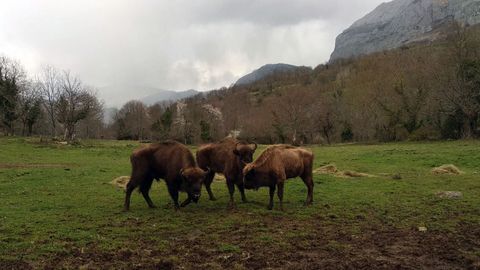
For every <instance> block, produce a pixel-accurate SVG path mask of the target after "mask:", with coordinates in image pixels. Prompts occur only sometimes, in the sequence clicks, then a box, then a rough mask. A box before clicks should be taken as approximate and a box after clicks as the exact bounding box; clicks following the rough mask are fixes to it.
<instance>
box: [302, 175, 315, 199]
mask: <svg viewBox="0 0 480 270" xmlns="http://www.w3.org/2000/svg"><path fill="white" fill-rule="evenodd" d="M302 180H303V182H304V183H305V185H306V186H307V189H308V193H307V200H306V201H305V205H311V204H312V202H313V179H312V175H311V174H309V175H306V176H302Z"/></svg>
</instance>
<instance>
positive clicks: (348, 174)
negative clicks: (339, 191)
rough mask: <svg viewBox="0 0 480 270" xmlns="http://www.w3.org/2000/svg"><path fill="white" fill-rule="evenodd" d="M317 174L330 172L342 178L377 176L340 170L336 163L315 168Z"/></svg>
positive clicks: (314, 171)
mask: <svg viewBox="0 0 480 270" xmlns="http://www.w3.org/2000/svg"><path fill="white" fill-rule="evenodd" d="M313 173H315V174H330V175H333V176H336V177H341V178H359V177H375V176H374V175H371V174H367V173H361V172H356V171H351V170H346V171H340V170H338V168H337V167H336V166H335V165H334V164H328V165H325V166H322V167H320V168H317V169H315V170H313Z"/></svg>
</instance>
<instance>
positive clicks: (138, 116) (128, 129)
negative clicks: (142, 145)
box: [114, 100, 151, 140]
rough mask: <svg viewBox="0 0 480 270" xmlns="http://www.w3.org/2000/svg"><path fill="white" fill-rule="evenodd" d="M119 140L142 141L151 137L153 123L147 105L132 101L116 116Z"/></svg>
mask: <svg viewBox="0 0 480 270" xmlns="http://www.w3.org/2000/svg"><path fill="white" fill-rule="evenodd" d="M114 118H115V125H116V129H117V138H118V139H135V140H142V139H145V138H147V137H149V135H150V128H151V121H150V117H149V115H148V110H147V107H146V106H145V104H143V103H142V102H140V101H137V100H132V101H129V102H127V103H126V104H125V105H123V107H122V108H121V109H120V111H118V113H117V114H116V115H115V117H114Z"/></svg>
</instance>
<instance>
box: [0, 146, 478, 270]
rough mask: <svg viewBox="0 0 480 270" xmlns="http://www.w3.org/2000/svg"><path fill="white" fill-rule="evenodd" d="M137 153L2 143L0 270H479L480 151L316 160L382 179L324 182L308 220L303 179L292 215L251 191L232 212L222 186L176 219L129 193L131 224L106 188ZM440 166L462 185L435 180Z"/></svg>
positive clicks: (373, 150) (288, 192) (338, 151)
mask: <svg viewBox="0 0 480 270" xmlns="http://www.w3.org/2000/svg"><path fill="white" fill-rule="evenodd" d="M138 145H139V144H138V143H136V142H116V141H84V142H83V143H82V144H81V145H78V146H69V145H60V144H42V143H40V142H39V140H38V139H35V138H31V139H23V138H0V199H1V201H0V269H9V268H14V269H17V268H19V269H27V268H52V269H58V268H85V269H90V268H101V269H105V268H115V269H118V268H128V269H131V268H139V269H169V268H175V269H191V268H196V269H198V268H200V269H201V268H204V269H223V268H226V267H228V268H233V269H245V268H247V269H252V268H253V269H258V268H290V269H319V268H321V269H329V268H332V269H338V268H366V269H375V268H386V269H392V268H397V269H418V268H431V269H440V268H441V269H464V268H472V269H479V268H480V151H479V150H480V142H478V141H458V142H435V143H400V144H381V145H337V146H329V147H319V146H312V147H310V148H311V149H312V150H313V151H314V153H315V156H316V158H315V168H317V167H320V166H322V165H325V164H332V163H334V164H336V166H337V167H338V168H339V169H340V170H354V171H357V172H363V173H368V174H371V175H374V176H375V177H363V178H339V177H335V176H333V175H321V174H316V175H315V176H314V178H315V192H314V204H313V206H311V207H303V202H304V200H305V198H306V188H305V186H304V184H303V182H302V181H301V180H300V179H292V180H289V182H288V183H287V185H286V187H285V199H284V200H285V204H284V206H285V211H284V212H282V211H279V210H278V209H277V208H275V209H274V210H273V211H268V210H267V209H266V207H267V203H268V190H267V189H261V190H259V191H257V192H255V191H247V198H248V199H249V203H245V204H244V203H240V199H239V194H238V192H236V201H237V207H236V208H235V209H228V208H227V202H228V193H227V189H226V185H225V183H224V182H221V181H216V182H214V184H213V191H214V193H215V195H216V197H217V199H218V200H217V201H214V202H212V201H208V199H207V197H208V196H206V195H207V194H206V192H205V190H203V192H202V193H203V195H202V198H201V199H200V203H199V204H197V205H195V204H192V205H190V206H188V207H187V208H184V209H182V210H180V211H178V212H175V211H174V210H173V207H172V205H171V203H170V198H169V196H168V194H167V191H166V187H165V184H164V183H163V182H159V183H155V184H154V185H153V189H152V191H151V197H152V199H153V201H154V203H155V204H156V205H157V206H158V208H156V209H148V208H147V205H146V203H145V202H144V200H143V198H142V196H141V195H140V194H138V193H135V194H133V196H132V205H131V211H130V212H127V213H125V212H122V205H123V199H124V191H123V190H122V189H120V188H118V187H114V186H113V185H111V184H110V182H111V181H112V180H113V179H114V178H116V177H118V176H122V175H129V173H130V164H129V155H130V153H131V151H132V150H133V149H134V148H136V147H138ZM193 150H194V149H193ZM261 150H263V148H262V147H261V148H260V149H259V150H257V154H259V153H260V152H261ZM442 164H455V165H456V166H458V167H459V168H460V169H461V170H462V171H463V172H464V174H462V175H441V176H436V175H433V174H432V173H431V170H432V168H433V167H435V166H440V165H442ZM396 174H399V175H400V176H401V179H396V180H395V179H393V178H392V175H396ZM441 191H459V192H462V194H463V196H462V197H461V198H457V199H448V198H440V197H439V196H437V193H438V192H441ZM183 198H185V194H182V195H181V199H183ZM275 199H276V198H275ZM276 201H277V199H276ZM419 227H425V228H426V231H421V230H419ZM423 230H424V229H423Z"/></svg>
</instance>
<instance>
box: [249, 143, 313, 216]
mask: <svg viewBox="0 0 480 270" xmlns="http://www.w3.org/2000/svg"><path fill="white" fill-rule="evenodd" d="M312 166H313V154H312V152H310V151H308V150H306V149H303V148H297V147H293V146H291V145H273V146H270V147H268V148H267V149H266V150H265V151H264V152H263V153H262V154H261V155H260V157H259V158H258V159H257V160H255V161H254V162H253V163H250V164H248V165H246V166H245V168H244V169H243V174H244V175H245V177H244V179H245V180H244V181H245V188H246V189H258V188H260V187H269V188H270V203H269V205H268V209H269V210H271V209H273V195H274V193H275V188H276V187H277V188H278V191H277V195H278V199H279V200H280V208H281V209H282V210H283V187H284V184H285V180H287V179H289V178H295V177H298V176H299V177H300V178H302V180H303V182H304V183H305V185H306V186H307V188H308V195H307V200H306V202H305V205H309V204H311V203H312V201H313V178H312Z"/></svg>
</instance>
